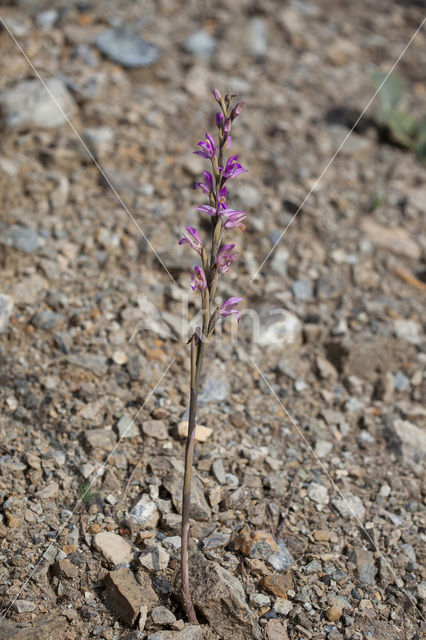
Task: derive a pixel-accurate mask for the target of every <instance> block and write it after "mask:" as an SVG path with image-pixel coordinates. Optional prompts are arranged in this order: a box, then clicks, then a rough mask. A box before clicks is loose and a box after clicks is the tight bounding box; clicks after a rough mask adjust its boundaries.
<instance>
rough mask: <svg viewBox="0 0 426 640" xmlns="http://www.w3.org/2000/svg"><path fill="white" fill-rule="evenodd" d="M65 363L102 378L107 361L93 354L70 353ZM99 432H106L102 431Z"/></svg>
mask: <svg viewBox="0 0 426 640" xmlns="http://www.w3.org/2000/svg"><path fill="white" fill-rule="evenodd" d="M67 361H68V362H69V363H70V364H74V365H75V366H77V367H82V368H83V369H87V370H88V371H92V372H93V373H94V374H95V375H96V376H103V375H105V373H106V372H107V370H108V365H107V359H106V358H105V357H104V356H97V355H95V354H94V353H88V352H86V353H78V354H77V353H76V354H74V353H72V354H70V355H69V356H68V357H67ZM100 431H103V432H104V433H105V432H106V431H105V430H103V429H100Z"/></svg>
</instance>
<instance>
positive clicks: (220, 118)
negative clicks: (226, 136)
mask: <svg viewBox="0 0 426 640" xmlns="http://www.w3.org/2000/svg"><path fill="white" fill-rule="evenodd" d="M222 124H223V113H221V112H220V111H218V112H217V113H216V126H217V127H221V126H222Z"/></svg>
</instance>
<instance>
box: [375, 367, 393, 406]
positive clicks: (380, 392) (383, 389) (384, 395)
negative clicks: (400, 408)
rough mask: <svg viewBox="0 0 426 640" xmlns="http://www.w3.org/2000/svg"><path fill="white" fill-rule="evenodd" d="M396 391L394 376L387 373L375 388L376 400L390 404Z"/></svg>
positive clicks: (381, 377)
mask: <svg viewBox="0 0 426 640" xmlns="http://www.w3.org/2000/svg"><path fill="white" fill-rule="evenodd" d="M394 390H395V383H394V379H393V375H392V373H391V372H390V371H387V372H386V373H385V374H384V375H382V376H380V378H379V379H378V380H377V382H376V385H375V387H374V398H375V399H376V400H381V401H382V402H389V401H390V400H391V399H392V397H393V392H394Z"/></svg>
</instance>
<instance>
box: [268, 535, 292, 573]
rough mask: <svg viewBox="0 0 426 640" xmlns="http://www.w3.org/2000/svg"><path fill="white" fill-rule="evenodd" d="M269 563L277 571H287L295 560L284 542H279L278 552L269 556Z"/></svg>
mask: <svg viewBox="0 0 426 640" xmlns="http://www.w3.org/2000/svg"><path fill="white" fill-rule="evenodd" d="M267 562H268V563H269V564H270V565H271V567H273V568H274V569H275V571H285V570H286V569H288V568H289V567H291V565H292V564H293V562H294V558H293V556H292V555H291V553H290V551H289V550H288V549H287V547H286V545H285V544H284V542H283V541H282V540H279V541H278V551H277V552H276V553H274V554H273V555H271V556H269V558H268V559H267Z"/></svg>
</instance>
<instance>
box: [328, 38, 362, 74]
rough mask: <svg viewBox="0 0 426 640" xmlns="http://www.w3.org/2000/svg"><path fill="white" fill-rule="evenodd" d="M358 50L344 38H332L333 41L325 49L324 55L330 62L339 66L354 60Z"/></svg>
mask: <svg viewBox="0 0 426 640" xmlns="http://www.w3.org/2000/svg"><path fill="white" fill-rule="evenodd" d="M359 54H360V50H359V49H358V47H357V46H356V45H354V44H353V43H352V42H351V41H350V40H347V39H346V38H333V42H332V43H331V44H329V45H328V46H327V47H326V49H325V57H326V60H327V62H329V63H330V64H332V65H334V66H336V67H340V66H343V65H345V64H347V63H349V62H351V61H352V60H356V59H357V57H358V56H359Z"/></svg>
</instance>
